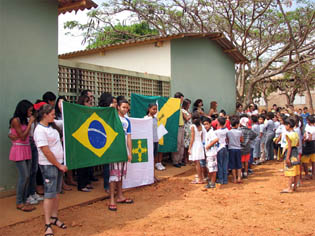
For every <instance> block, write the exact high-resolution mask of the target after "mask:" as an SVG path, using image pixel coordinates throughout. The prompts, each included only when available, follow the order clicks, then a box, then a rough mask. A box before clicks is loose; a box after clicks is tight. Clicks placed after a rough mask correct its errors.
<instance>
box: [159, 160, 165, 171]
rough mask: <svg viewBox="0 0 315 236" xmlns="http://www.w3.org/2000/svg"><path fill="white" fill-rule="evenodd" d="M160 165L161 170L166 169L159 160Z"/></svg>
mask: <svg viewBox="0 0 315 236" xmlns="http://www.w3.org/2000/svg"><path fill="white" fill-rule="evenodd" d="M160 166H161V168H162V170H166V168H165V166H163V164H162V163H161V162H160Z"/></svg>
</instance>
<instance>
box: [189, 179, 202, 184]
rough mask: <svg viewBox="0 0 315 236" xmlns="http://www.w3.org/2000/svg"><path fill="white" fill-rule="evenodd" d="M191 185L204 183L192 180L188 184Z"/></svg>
mask: <svg viewBox="0 0 315 236" xmlns="http://www.w3.org/2000/svg"><path fill="white" fill-rule="evenodd" d="M190 183H191V184H205V182H204V181H199V180H193V181H191V182H190Z"/></svg>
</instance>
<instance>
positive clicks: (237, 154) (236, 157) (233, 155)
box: [229, 149, 242, 170]
mask: <svg viewBox="0 0 315 236" xmlns="http://www.w3.org/2000/svg"><path fill="white" fill-rule="evenodd" d="M241 160H242V155H241V150H240V149H229V168H230V169H232V170H235V169H242V161H241Z"/></svg>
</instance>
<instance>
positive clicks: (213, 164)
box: [207, 155, 218, 173]
mask: <svg viewBox="0 0 315 236" xmlns="http://www.w3.org/2000/svg"><path fill="white" fill-rule="evenodd" d="M207 168H208V171H209V172H210V173H211V172H217V171H218V162H217V156H216V155H215V156H207Z"/></svg>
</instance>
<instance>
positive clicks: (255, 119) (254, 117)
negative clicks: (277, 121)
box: [250, 115, 258, 123]
mask: <svg viewBox="0 0 315 236" xmlns="http://www.w3.org/2000/svg"><path fill="white" fill-rule="evenodd" d="M250 119H251V120H252V121H253V122H254V123H257V122H258V116H256V115H252V116H251V117H250Z"/></svg>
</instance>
